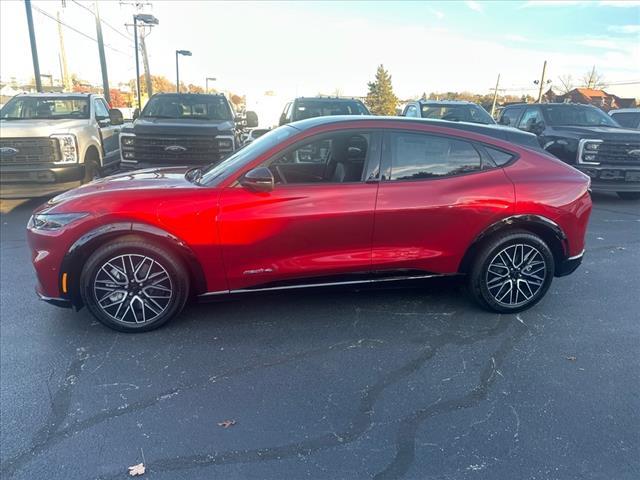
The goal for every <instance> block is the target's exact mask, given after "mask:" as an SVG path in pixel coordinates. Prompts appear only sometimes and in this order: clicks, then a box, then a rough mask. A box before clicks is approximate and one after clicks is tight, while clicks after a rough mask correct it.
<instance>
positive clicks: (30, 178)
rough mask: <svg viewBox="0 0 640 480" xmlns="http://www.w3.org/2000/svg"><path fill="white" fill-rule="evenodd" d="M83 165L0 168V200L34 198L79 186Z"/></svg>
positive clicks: (12, 166)
mask: <svg viewBox="0 0 640 480" xmlns="http://www.w3.org/2000/svg"><path fill="white" fill-rule="evenodd" d="M83 178H84V165H82V164H81V165H70V166H60V165H52V164H51V165H48V164H44V165H20V166H17V165H11V166H2V167H0V198H35V197H42V196H45V195H51V194H54V193H59V192H62V191H65V190H69V189H71V188H75V187H77V186H79V185H80V184H81V182H82V179H83Z"/></svg>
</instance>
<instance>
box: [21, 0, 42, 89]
mask: <svg viewBox="0 0 640 480" xmlns="http://www.w3.org/2000/svg"><path fill="white" fill-rule="evenodd" d="M24 8H25V10H26V11H27V25H28V26H29V41H30V42H31V59H32V60H33V75H34V76H35V78H36V90H37V91H38V92H42V80H41V79H40V63H39V62H38V46H37V45H36V32H35V30H34V29H33V13H32V12H31V0H24Z"/></svg>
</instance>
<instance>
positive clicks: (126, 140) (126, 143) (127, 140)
mask: <svg viewBox="0 0 640 480" xmlns="http://www.w3.org/2000/svg"><path fill="white" fill-rule="evenodd" d="M135 140H136V139H135V137H133V136H129V135H127V136H124V135H123V136H122V146H123V147H133V144H134V142H135Z"/></svg>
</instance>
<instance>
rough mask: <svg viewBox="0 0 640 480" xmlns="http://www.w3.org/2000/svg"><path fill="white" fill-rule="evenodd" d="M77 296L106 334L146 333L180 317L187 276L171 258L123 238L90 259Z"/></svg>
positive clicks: (186, 293)
mask: <svg viewBox="0 0 640 480" xmlns="http://www.w3.org/2000/svg"><path fill="white" fill-rule="evenodd" d="M103 267H104V268H103ZM134 270H135V271H134ZM145 275H146V276H145ZM165 277H166V279H165ZM110 291H111V293H109V292H110ZM167 291H168V292H169V293H167ZM80 292H81V295H82V300H83V301H84V304H85V305H86V306H87V308H88V309H89V311H90V312H91V313H92V314H93V316H94V317H96V318H97V319H98V320H99V321H100V322H102V323H103V324H105V325H106V326H108V327H109V328H113V329H114V330H119V331H121V332H146V331H149V330H154V329H156V328H158V327H160V326H162V325H164V324H165V323H166V322H168V321H169V320H170V319H171V318H173V317H174V316H176V315H177V314H178V313H180V311H181V310H182V309H183V307H184V305H185V303H186V301H187V298H188V296H189V275H188V273H187V270H186V269H185V267H184V264H183V263H182V261H181V260H180V258H178V257H177V256H176V255H175V254H174V253H173V252H171V251H169V250H167V249H165V248H163V247H160V246H158V245H155V244H154V243H151V242H149V241H147V240H146V239H142V238H138V237H121V238H119V239H115V240H113V241H111V242H109V243H107V244H105V245H103V246H101V247H99V248H98V249H97V250H96V251H95V252H94V253H93V254H92V255H91V256H90V257H89V259H88V260H87V262H86V263H85V265H84V267H83V269H82V274H81V275H80ZM114 302H115V303H114ZM111 304H113V305H111ZM122 308H125V309H126V310H125V311H124V313H123V310H122Z"/></svg>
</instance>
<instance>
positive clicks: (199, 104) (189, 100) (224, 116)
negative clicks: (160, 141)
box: [140, 94, 233, 121]
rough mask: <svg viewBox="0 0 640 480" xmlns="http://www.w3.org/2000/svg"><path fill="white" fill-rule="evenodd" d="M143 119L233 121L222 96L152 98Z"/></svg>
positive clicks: (162, 96)
mask: <svg viewBox="0 0 640 480" xmlns="http://www.w3.org/2000/svg"><path fill="white" fill-rule="evenodd" d="M140 116H141V117H142V118H190V119H195V120H222V121H224V120H233V115H232V113H231V109H230V108H229V102H227V99H226V98H224V97H222V96H220V95H198V94H186V95H158V96H156V97H151V100H149V103H147V105H146V106H145V107H144V109H143V110H142V114H141V115H140Z"/></svg>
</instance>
